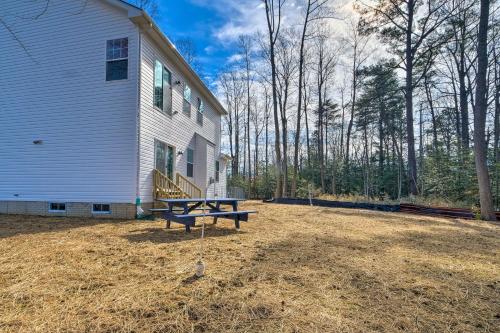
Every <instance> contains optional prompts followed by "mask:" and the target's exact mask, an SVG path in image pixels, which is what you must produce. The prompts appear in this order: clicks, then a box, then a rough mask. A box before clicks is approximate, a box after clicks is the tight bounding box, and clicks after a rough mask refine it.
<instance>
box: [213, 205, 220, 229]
mask: <svg viewBox="0 0 500 333" xmlns="http://www.w3.org/2000/svg"><path fill="white" fill-rule="evenodd" d="M215 210H216V211H220V202H218V201H217V203H216V204H215ZM217 219H218V217H217V216H214V224H217Z"/></svg>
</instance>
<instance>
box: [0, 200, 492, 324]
mask: <svg viewBox="0 0 500 333" xmlns="http://www.w3.org/2000/svg"><path fill="white" fill-rule="evenodd" d="M243 206H244V208H245V209H257V210H259V213H258V214H257V215H254V216H252V217H251V219H250V221H249V222H247V223H245V222H244V223H242V228H241V231H240V232H237V231H236V230H235V229H234V225H233V223H232V222H230V221H225V220H222V221H220V222H219V223H218V224H217V226H213V225H208V226H207V229H206V238H205V240H204V242H203V244H201V242H200V240H199V237H200V234H201V230H200V228H195V229H194V230H193V232H192V233H191V234H186V233H185V232H184V230H183V229H182V226H180V225H178V224H175V223H174V224H173V228H172V229H170V230H166V229H165V228H164V223H163V222H161V221H158V220H157V221H154V222H151V221H147V222H142V221H110V220H91V219H70V218H44V217H26V216H6V215H0V331H2V332H3V331H5V332H19V331H29V332H34V331H35V332H36V331H37V332H54V331H63V332H68V331H69V332H121V331H124V332H132V331H133V332H370V331H377V332H397V331H405V332H494V331H496V332H498V331H497V330H498V327H500V256H499V255H500V237H499V236H500V227H499V226H498V225H494V224H489V223H485V222H479V221H464V220H453V219H444V218H431V217H423V216H416V215H405V214H401V213H380V212H372V211H363V210H347V209H329V208H315V207H307V206H286V205H276V204H263V203H259V202H247V203H245V204H244V205H243ZM201 245H202V251H203V255H204V261H205V263H206V266H207V269H206V275H205V276H204V277H202V278H200V279H196V278H194V277H193V273H194V265H195V263H196V261H197V258H198V255H199V253H200V249H201Z"/></svg>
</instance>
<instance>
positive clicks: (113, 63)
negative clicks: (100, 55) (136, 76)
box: [106, 38, 128, 81]
mask: <svg viewBox="0 0 500 333" xmlns="http://www.w3.org/2000/svg"><path fill="white" fill-rule="evenodd" d="M127 77H128V38H119V39H111V40H108V41H107V42H106V81H114V80H126V79H127Z"/></svg>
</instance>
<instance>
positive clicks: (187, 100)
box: [182, 84, 191, 115]
mask: <svg viewBox="0 0 500 333" xmlns="http://www.w3.org/2000/svg"><path fill="white" fill-rule="evenodd" d="M182 111H184V113H185V114H187V115H191V88H190V87H189V86H188V85H187V84H184V103H183V106H182Z"/></svg>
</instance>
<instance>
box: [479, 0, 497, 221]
mask: <svg viewBox="0 0 500 333" xmlns="http://www.w3.org/2000/svg"><path fill="white" fill-rule="evenodd" d="M489 10H490V1H489V0H481V9H480V16H479V31H478V35H477V40H478V43H477V75H476V96H475V101H476V103H475V107H474V157H475V161H476V173H477V180H478V185H479V199H480V203H481V218H482V219H484V220H489V221H495V220H496V216H495V212H494V210H493V200H492V195H491V186H490V177H489V173H488V165H487V162H486V160H487V145H486V140H485V126H486V113H487V110H488V104H487V97H486V96H487V82H486V72H487V68H488V54H487V49H488V46H487V42H488V18H489Z"/></svg>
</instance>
